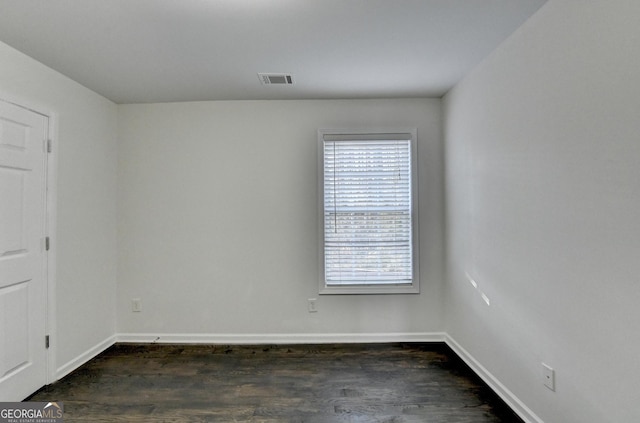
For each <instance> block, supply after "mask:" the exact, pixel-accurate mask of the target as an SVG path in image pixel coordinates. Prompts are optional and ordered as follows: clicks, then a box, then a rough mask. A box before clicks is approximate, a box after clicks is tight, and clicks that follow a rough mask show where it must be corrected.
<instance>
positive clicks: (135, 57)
mask: <svg viewBox="0 0 640 423" xmlns="http://www.w3.org/2000/svg"><path fill="white" fill-rule="evenodd" d="M544 1H545V0H0V41H3V42H4V43H6V44H8V45H10V46H12V47H14V48H16V49H18V50H20V51H22V52H24V53H26V54H27V55H29V56H31V57H33V58H35V59H37V60H39V61H40V62H42V63H44V64H45V65H47V66H49V67H51V68H53V69H56V70H58V71H59V72H61V73H63V74H65V75H67V76H68V77H70V78H72V79H74V80H75V81H77V82H79V83H81V84H83V85H85V86H86V87H88V88H90V89H92V90H94V91H96V92H98V93H100V94H102V95H104V96H105V97H107V98H109V99H111V100H113V101H114V102H116V103H148V102H169V101H192V100H245V99H312V98H379V97H434V96H435V97H439V96H441V95H443V94H444V93H445V92H446V91H447V90H448V89H449V88H451V87H452V86H453V85H454V84H455V83H456V82H458V81H459V80H460V79H461V78H462V77H463V76H464V75H465V74H466V73H467V72H469V71H470V70H471V69H472V68H473V67H474V66H475V65H476V64H477V63H479V62H480V61H481V60H482V59H483V58H484V57H486V56H487V55H488V54H489V53H490V52H491V51H492V50H493V49H495V48H496V47H497V46H498V44H500V42H502V41H503V40H504V39H505V38H506V37H507V36H508V35H509V34H511V33H512V32H513V31H514V30H515V29H516V28H517V27H519V26H520V25H521V24H522V23H523V22H524V21H525V20H526V19H527V18H528V17H529V16H531V15H532V14H533V13H534V12H535V11H536V10H537V9H538V8H539V7H540V6H541V5H542V4H543V3H544ZM0 66H1V64H0ZM258 72H267V73H269V72H273V73H291V74H292V75H293V78H294V85H292V86H274V85H271V86H264V85H261V83H260V81H259V79H258V76H257V73H258Z"/></svg>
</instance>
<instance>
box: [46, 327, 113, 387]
mask: <svg viewBox="0 0 640 423" xmlns="http://www.w3.org/2000/svg"><path fill="white" fill-rule="evenodd" d="M115 343H116V336H115V335H113V336H110V337H109V338H107V339H105V340H104V341H102V342H99V343H98V344H96V345H94V346H93V347H91V348H89V349H88V350H87V351H85V352H83V353H82V354H80V355H79V356H78V357H76V358H74V359H73V360H71V361H69V362H67V363H66V364H64V365H62V366H60V367H58V368H57V369H56V380H60V379H62V378H63V377H65V376H66V375H68V374H69V373H71V372H72V371H74V370H75V369H77V368H78V367H80V366H82V365H83V364H84V363H86V362H88V361H89V360H91V359H92V358H94V357H95V356H97V355H98V354H100V353H101V352H103V351H104V350H106V349H107V348H109V347H110V346H112V345H113V344H115Z"/></svg>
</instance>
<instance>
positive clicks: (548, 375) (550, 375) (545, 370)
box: [542, 363, 556, 391]
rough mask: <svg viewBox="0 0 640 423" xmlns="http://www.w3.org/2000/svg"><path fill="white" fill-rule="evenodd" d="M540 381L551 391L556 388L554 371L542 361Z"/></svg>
mask: <svg viewBox="0 0 640 423" xmlns="http://www.w3.org/2000/svg"><path fill="white" fill-rule="evenodd" d="M542 383H544V386H546V387H547V388H549V389H551V390H552V391H555V390H556V371H555V370H553V368H551V367H549V366H548V365H546V364H544V363H542Z"/></svg>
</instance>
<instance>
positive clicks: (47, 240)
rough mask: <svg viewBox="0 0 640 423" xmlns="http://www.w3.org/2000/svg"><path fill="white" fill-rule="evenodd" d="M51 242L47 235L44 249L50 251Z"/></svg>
mask: <svg viewBox="0 0 640 423" xmlns="http://www.w3.org/2000/svg"><path fill="white" fill-rule="evenodd" d="M49 244H50V243H49V237H46V238H45V239H44V249H45V250H46V251H49Z"/></svg>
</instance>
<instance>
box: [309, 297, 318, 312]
mask: <svg viewBox="0 0 640 423" xmlns="http://www.w3.org/2000/svg"><path fill="white" fill-rule="evenodd" d="M316 301H317V300H316V299H315V298H309V299H308V300H307V306H308V307H309V313H317V312H318V305H317V304H316Z"/></svg>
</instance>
